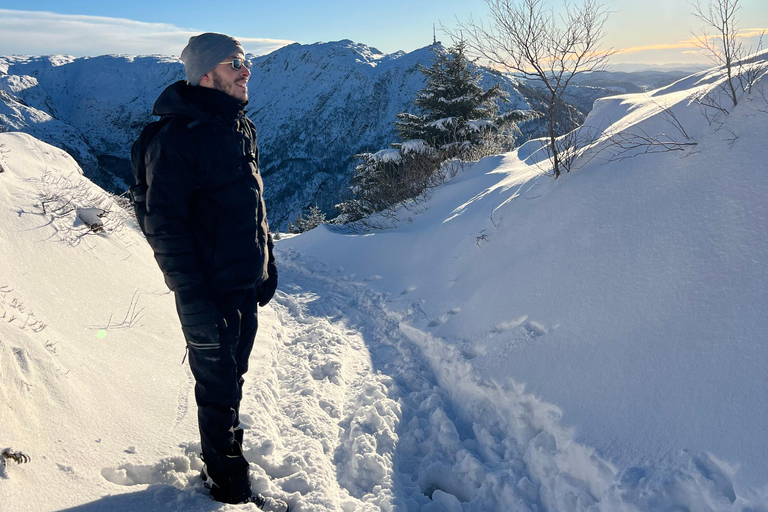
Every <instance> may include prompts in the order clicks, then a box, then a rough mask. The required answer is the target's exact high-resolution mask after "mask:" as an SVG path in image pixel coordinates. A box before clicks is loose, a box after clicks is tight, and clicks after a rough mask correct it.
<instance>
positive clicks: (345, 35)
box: [0, 0, 768, 64]
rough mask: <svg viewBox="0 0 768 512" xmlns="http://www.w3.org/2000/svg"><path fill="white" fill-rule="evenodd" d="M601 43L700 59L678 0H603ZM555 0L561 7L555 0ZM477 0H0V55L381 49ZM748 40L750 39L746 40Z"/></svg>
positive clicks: (467, 10)
mask: <svg viewBox="0 0 768 512" xmlns="http://www.w3.org/2000/svg"><path fill="white" fill-rule="evenodd" d="M605 3H606V6H607V7H608V8H609V9H610V10H611V11H612V14H611V16H610V18H609V21H608V24H607V25H606V39H605V45H606V46H612V47H617V48H624V49H629V50H628V51H627V52H626V53H623V54H619V55H617V56H615V57H614V58H613V62H614V63H619V62H642V63H659V64H663V63H668V62H674V63H680V62H694V61H698V62H702V61H703V59H702V58H701V57H700V56H698V55H696V53H695V52H694V51H693V48H692V45H691V44H690V42H689V41H690V39H691V37H692V36H691V33H690V30H691V29H694V30H696V29H698V28H699V23H698V22H697V21H696V20H695V19H694V18H693V16H692V15H691V14H690V11H691V7H690V5H689V4H688V2H687V1H685V0H644V1H637V0H609V1H607V2H605ZM553 5H555V6H558V5H561V4H560V3H559V2H553ZM741 5H742V9H741V11H740V13H739V16H738V17H739V19H740V20H741V24H740V26H741V28H742V29H760V28H765V27H768V7H766V6H765V0H741ZM487 12H488V8H487V5H486V3H485V1H484V0H419V1H418V2H413V1H412V0H410V1H406V0H389V1H387V2H382V1H368V0H357V1H352V0H337V1H334V2H319V1H316V0H315V1H310V0H283V1H282V2H279V3H278V2H272V1H270V2H263V1H253V0H250V1H248V2H239V1H230V2H227V3H221V4H214V2H212V1H210V0H206V1H201V0H186V1H184V2H181V1H176V0H171V1H165V2H158V1H148V0H132V1H131V2H109V1H104V0H102V1H93V0H67V1H64V2H62V1H61V0H58V1H51V0H32V1H30V0H26V1H21V0H12V1H7V0H0V54H12V53H16V54H37V55H39V54H50V53H67V54H72V55H76V56H81V55H101V54H104V53H128V54H148V53H160V54H168V55H178V54H179V53H180V52H181V49H182V48H183V46H184V44H185V43H186V41H187V39H188V38H189V36H190V35H193V34H195V33H199V32H203V31H215V32H225V33H228V34H232V35H234V36H236V37H237V38H238V39H241V41H243V43H244V46H245V47H246V50H248V51H252V52H254V53H257V54H263V53H268V52H270V51H272V50H274V49H276V48H278V47H280V46H282V45H284V44H288V43H290V42H299V43H303V44H309V43H314V42H317V41H335V40H339V39H352V40H353V41H355V42H359V43H365V44H367V45H369V46H373V47H376V48H378V49H379V50H381V51H383V52H385V53H391V52H394V51H397V50H405V51H412V50H414V49H416V48H420V47H422V46H425V45H427V44H429V43H430V42H431V40H432V25H433V24H436V25H437V26H438V39H443V40H447V39H448V38H447V37H446V36H445V35H443V34H441V33H440V32H439V27H440V23H442V24H443V25H445V26H447V27H451V28H453V27H455V26H456V19H457V18H458V19H459V20H462V21H466V20H467V19H469V17H470V16H474V18H475V19H476V20H482V19H487ZM754 42H755V38H752V39H750V40H749V41H748V43H752V44H754Z"/></svg>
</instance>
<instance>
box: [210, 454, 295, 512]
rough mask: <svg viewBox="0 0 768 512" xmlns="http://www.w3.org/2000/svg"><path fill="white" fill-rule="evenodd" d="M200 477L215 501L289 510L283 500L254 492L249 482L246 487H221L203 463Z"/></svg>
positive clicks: (282, 511)
mask: <svg viewBox="0 0 768 512" xmlns="http://www.w3.org/2000/svg"><path fill="white" fill-rule="evenodd" d="M200 478H202V479H203V485H204V486H205V488H206V489H208V490H210V492H211V498H213V499H214V500H216V501H220V502H222V503H229V504H232V505H237V504H240V503H253V504H255V505H256V506H257V507H259V508H260V509H261V510H264V511H265V512H289V508H288V504H287V503H286V502H284V501H283V500H279V499H276V498H271V497H269V496H261V495H260V494H255V493H254V492H253V491H252V490H251V487H250V482H249V483H248V486H247V487H243V486H242V485H235V486H229V487H228V488H223V487H222V486H220V485H218V484H216V483H214V481H213V479H212V478H211V476H210V475H209V474H208V467H207V466H205V465H204V466H203V469H202V471H200ZM246 478H247V476H246ZM226 480H227V482H230V483H232V482H231V479H226ZM238 480H239V479H238Z"/></svg>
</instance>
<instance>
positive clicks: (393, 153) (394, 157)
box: [371, 148, 402, 163]
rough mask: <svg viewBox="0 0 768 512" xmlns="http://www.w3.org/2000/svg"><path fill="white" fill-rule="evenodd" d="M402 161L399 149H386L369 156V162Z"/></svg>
mask: <svg viewBox="0 0 768 512" xmlns="http://www.w3.org/2000/svg"><path fill="white" fill-rule="evenodd" d="M401 159H402V157H401V155H400V150H399V149H394V148H387V149H382V150H380V151H377V152H376V153H374V154H372V155H371V160H373V161H374V162H383V163H390V162H399V161H400V160H401Z"/></svg>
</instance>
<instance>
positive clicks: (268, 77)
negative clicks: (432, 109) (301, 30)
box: [0, 40, 615, 229]
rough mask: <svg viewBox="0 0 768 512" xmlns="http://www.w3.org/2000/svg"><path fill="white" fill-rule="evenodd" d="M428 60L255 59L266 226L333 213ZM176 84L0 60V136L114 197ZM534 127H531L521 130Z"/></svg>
mask: <svg viewBox="0 0 768 512" xmlns="http://www.w3.org/2000/svg"><path fill="white" fill-rule="evenodd" d="M431 58H432V54H431V52H430V49H429V47H425V48H422V49H420V50H416V51H414V52H411V53H408V54H406V53H403V52H398V53H395V54H391V55H385V54H382V53H381V52H379V51H378V50H376V49H374V48H370V47H368V46H365V45H363V44H357V43H354V42H352V41H348V40H345V41H337V42H332V43H317V44H313V45H299V44H293V45H290V46H286V47H284V48H281V49H279V50H277V51H275V52H273V53H271V54H269V55H265V56H261V57H257V58H255V59H254V61H253V74H252V77H251V81H250V84H249V95H250V104H249V107H248V111H249V116H250V117H251V119H253V121H254V122H255V124H256V127H257V129H258V131H259V141H260V146H261V147H260V154H261V166H262V172H263V174H264V179H265V185H266V192H267V199H268V200H269V205H268V206H269V213H270V221H271V222H272V224H273V225H274V226H277V227H282V228H283V229H284V228H285V224H286V223H287V221H288V219H289V218H294V217H295V216H296V215H297V214H298V213H300V212H301V211H302V210H303V209H306V208H308V207H310V206H312V205H315V204H317V205H319V206H321V207H322V209H323V210H325V211H326V213H327V214H329V216H332V215H335V212H334V210H333V205H334V204H336V203H337V202H339V199H340V193H341V191H342V189H344V188H345V187H346V186H347V185H348V182H349V179H350V178H351V176H352V174H353V172H354V167H355V165H356V163H357V161H356V159H355V158H354V155H355V154H357V153H360V152H364V151H378V150H379V149H383V148H385V147H387V144H388V143H390V142H396V141H397V140H398V138H397V136H396V134H395V131H394V124H393V123H394V120H395V116H396V114H397V113H399V112H403V111H413V106H412V104H411V102H412V100H413V98H414V96H415V93H416V92H417V91H418V90H419V89H421V88H422V87H423V86H424V76H423V75H422V73H421V72H420V71H419V66H420V65H424V66H429V65H430V63H431ZM182 78H184V70H183V65H182V64H181V62H180V61H178V59H175V58H170V57H161V56H150V57H135V56H101V57H84V58H73V57H66V56H48V57H18V56H13V57H0V130H2V129H9V130H12V131H24V132H26V133H29V134H31V135H33V136H35V137H37V138H39V139H40V140H43V141H45V142H48V143H50V144H53V145H54V146H57V147H60V148H62V149H64V150H66V151H67V152H69V153H70V154H71V155H73V156H74V157H75V158H76V160H77V161H78V162H79V163H80V165H81V166H82V167H83V169H84V170H85V173H86V176H88V177H90V178H92V179H93V180H94V181H95V182H96V183H97V184H99V185H101V186H102V187H104V188H106V189H108V190H110V191H112V192H117V193H120V192H122V191H123V190H125V188H126V185H125V184H126V183H130V182H131V180H132V176H131V171H130V165H129V162H128V158H129V153H130V145H131V143H132V141H133V140H134V139H135V138H136V136H137V135H138V132H139V131H140V129H141V127H142V126H144V125H145V124H146V123H147V122H148V121H149V120H151V115H150V114H151V109H152V104H153V103H154V101H155V99H156V98H157V96H158V95H159V94H160V92H161V91H162V90H163V89H164V88H165V87H166V86H167V85H169V84H170V83H173V82H174V81H176V80H180V79H182ZM499 81H501V82H502V83H503V84H505V89H506V90H507V91H508V92H509V93H510V95H511V102H510V103H509V104H508V105H506V107H505V108H510V109H528V108H530V107H529V106H528V103H527V101H526V100H525V99H524V98H523V96H522V95H521V94H520V93H518V92H517V90H516V87H517V86H516V83H515V82H514V81H512V80H510V79H507V78H504V77H503V76H501V75H499V74H497V73H491V72H488V73H486V75H485V78H484V83H483V86H484V87H486V88H488V87H490V86H491V85H493V84H495V83H497V82H499ZM609 93H615V91H608V90H607V89H604V88H595V87H584V88H575V89H574V92H573V94H572V95H571V96H570V97H569V98H568V101H571V102H573V103H575V104H577V105H578V106H579V108H580V109H581V110H582V112H584V113H585V114H586V113H587V112H588V111H589V110H590V109H591V106H592V103H593V101H594V99H595V98H596V97H600V96H605V95H607V94H609ZM539 124H540V123H539ZM539 129H540V126H538V124H537V123H536V122H534V123H532V124H531V126H530V129H529V131H531V130H532V132H531V133H533V134H536V135H538V132H536V130H539Z"/></svg>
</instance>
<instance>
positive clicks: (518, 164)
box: [0, 56, 768, 512]
mask: <svg viewBox="0 0 768 512" xmlns="http://www.w3.org/2000/svg"><path fill="white" fill-rule="evenodd" d="M762 62H765V56H764V58H763V61H762ZM723 77H724V73H723V72H722V71H720V70H710V71H708V72H703V73H699V74H697V75H693V76H691V77H689V78H686V79H684V80H682V81H679V82H677V83H675V84H674V85H672V86H669V87H666V88H662V89H659V90H655V91H650V92H647V93H643V94H628V95H624V96H620V97H614V98H606V99H601V100H598V102H597V104H596V106H595V109H594V110H593V111H592V112H591V114H590V116H589V118H588V120H587V123H586V124H585V126H584V127H583V128H581V131H582V133H583V134H584V137H578V138H577V140H579V141H582V148H581V152H580V156H579V157H578V159H577V160H576V162H575V165H574V170H572V171H571V172H570V173H568V174H564V175H563V176H561V178H559V179H558V180H553V179H552V178H551V176H550V175H549V174H548V171H549V170H550V169H549V167H548V165H547V162H546V160H545V159H544V158H543V156H542V151H540V147H541V142H540V141H531V142H529V143H527V144H526V145H525V146H523V147H521V148H519V149H518V150H517V151H515V152H512V153H508V154H505V155H499V156H495V157H488V158H486V159H484V160H482V161H480V162H478V163H477V164H473V165H467V166H465V168H464V169H459V170H458V174H457V175H456V176H455V177H453V178H452V179H450V180H448V181H447V182H446V183H444V184H443V185H441V186H440V187H438V188H437V189H435V190H434V193H433V194H432V195H431V197H430V198H429V200H428V201H426V202H425V203H420V205H418V209H415V208H411V209H404V210H403V211H402V212H401V214H402V215H401V218H402V220H401V221H400V222H399V223H396V224H395V225H393V226H392V227H390V228H387V229H383V230H379V231H373V232H369V233H363V232H340V231H338V230H332V229H329V228H328V227H327V226H321V227H319V228H317V229H315V230H313V231H310V232H307V233H304V234H302V235H298V236H294V237H290V238H286V239H283V240H281V241H279V242H278V243H277V247H276V254H277V257H278V264H279V266H280V286H279V290H278V292H277V295H276V297H275V299H274V301H273V302H272V303H270V305H269V306H267V307H266V308H263V309H261V311H260V331H259V335H258V339H257V340H258V341H257V346H256V348H255V350H254V353H253V356H252V364H251V368H252V369H251V371H250V372H249V373H248V374H247V375H246V384H245V388H244V394H245V398H244V401H243V412H244V415H243V422H244V424H245V426H246V427H247V431H246V436H245V445H244V448H245V453H246V456H247V458H249V460H250V461H251V462H252V464H251V470H252V471H251V473H252V485H253V487H254V489H255V490H257V491H259V492H262V493H268V494H271V495H275V496H279V497H281V498H283V499H286V500H287V501H288V502H289V503H290V504H291V507H292V510H295V511H297V512H305V511H327V510H346V511H355V510H359V511H363V510H365V511H368V510H371V511H378V510H389V511H403V512H404V511H406V510H407V511H415V510H421V511H426V512H443V511H450V512H459V511H463V512H469V511H480V510H482V511H489V512H493V511H499V512H501V511H510V510H512V511H649V512H650V511H659V510H670V511H671V510H691V511H694V510H695V511H712V512H715V511H717V512H720V511H745V512H746V511H756V510H766V509H768V469H767V468H768V466H766V465H765V461H766V460H768V439H767V438H766V436H765V418H766V417H768V402H766V396H768V378H766V373H765V368H766V366H768V345H766V344H765V339H766V335H767V334H768V317H766V315H764V314H763V311H764V310H765V308H766V306H767V305H768V294H766V290H768V274H766V272H765V271H764V269H765V268H766V266H767V265H768V236H766V234H767V233H766V226H767V225H768V203H767V202H766V200H765V198H766V195H767V194H768V174H766V173H765V172H764V169H765V161H766V160H768V147H766V145H765V143H764V141H765V138H766V135H768V133H767V132H768V123H766V112H768V102H767V101H766V97H768V91H766V79H768V78H766V77H765V76H763V78H762V80H761V81H758V82H757V83H756V84H755V86H754V88H753V89H752V92H751V93H750V94H742V95H741V97H740V102H739V104H738V106H736V107H733V106H729V105H727V103H725V100H726V98H724V97H722V96H720V95H719V93H718V91H717V85H718V83H721V82H722V80H723ZM707 92H711V93H712V95H711V96H710V98H712V99H714V100H715V101H716V102H718V104H720V105H721V106H723V105H725V106H727V107H728V111H729V114H728V115H725V114H724V113H723V112H711V111H710V112H708V116H709V117H704V115H702V107H701V104H700V101H699V100H698V99H700V98H701V97H702V95H703V94H705V93H707ZM704 110H705V111H706V110H707V109H706V108H705V109H704ZM643 134H646V135H650V136H652V137H655V140H656V141H661V142H664V143H665V145H664V146H653V145H652V146H642V145H635V146H633V147H632V148H630V149H629V150H627V149H626V148H627V141H632V140H635V141H636V140H638V139H637V138H636V137H640V136H642V135H643ZM622 144H623V145H624V146H622ZM658 149H661V151H656V150H658ZM0 200H2V204H3V205H5V208H2V209H0V268H2V269H3V270H2V271H0V319H1V320H2V321H0V450H3V449H4V448H8V449H9V450H10V451H12V452H14V453H19V452H21V453H24V454H25V455H28V456H29V458H30V460H29V462H26V463H23V464H18V465H17V464H15V463H14V462H12V461H11V460H8V462H7V466H4V465H0V492H1V496H2V498H1V499H2V501H1V502H0V504H1V505H0V508H2V510H4V511H5V510H9V511H13V512H25V511H30V512H32V511H34V512H46V511H53V510H65V511H78V512H83V511H85V512H106V511H109V512H119V511H126V512H128V511H131V512H134V511H136V510H147V511H185V512H190V511H191V512H204V511H210V510H222V511H224V510H240V509H244V508H243V507H237V506H220V505H219V504H216V503H214V502H212V501H211V500H210V499H209V498H208V496H207V493H206V491H205V490H204V489H203V486H202V482H201V481H200V479H199V477H198V475H199V469H200V467H201V461H200V459H199V457H198V453H199V441H198V433H197V427H196V422H195V412H194V411H195V407H194V397H193V385H192V380H191V376H190V373H189V370H188V367H187V366H186V365H185V364H180V363H181V362H182V358H183V355H184V348H183V347H184V341H183V339H182V335H181V331H180V328H179V325H178V320H177V319H176V313H175V310H174V305H173V298H172V296H171V295H170V294H169V293H168V292H167V290H166V289H165V286H164V284H163V281H162V277H161V275H160V272H159V271H158V270H157V268H156V265H155V263H154V261H153V258H152V255H151V252H150V250H149V248H148V247H147V245H146V243H145V241H144V240H143V239H142V237H141V235H140V234H139V233H138V232H137V230H136V228H135V225H133V224H132V221H131V220H130V216H128V215H126V214H124V213H122V211H121V210H120V208H119V206H117V205H116V204H114V203H113V202H112V199H111V197H110V196H109V195H107V194H105V193H104V192H103V191H102V190H101V189H99V188H98V187H96V186H95V185H93V184H92V183H91V182H90V181H89V180H87V179H85V178H84V177H83V176H82V172H81V170H80V169H79V167H78V166H77V165H76V163H75V162H74V160H73V159H72V158H71V157H70V156H69V155H67V154H66V153H65V152H63V151H61V150H59V149H56V148H54V147H52V146H50V145H48V144H46V143H43V142H41V141H39V140H37V139H35V138H33V137H32V136H30V135H27V134H23V133H0ZM85 208H99V209H101V210H105V211H107V214H106V215H104V216H103V217H101V218H100V220H101V221H102V222H103V226H102V229H100V230H99V229H95V228H90V227H89V226H88V225H86V224H84V223H83V218H85V216H84V215H82V213H83V209H85ZM79 214H80V215H79ZM6 453H10V452H6ZM20 458H21V457H20Z"/></svg>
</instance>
